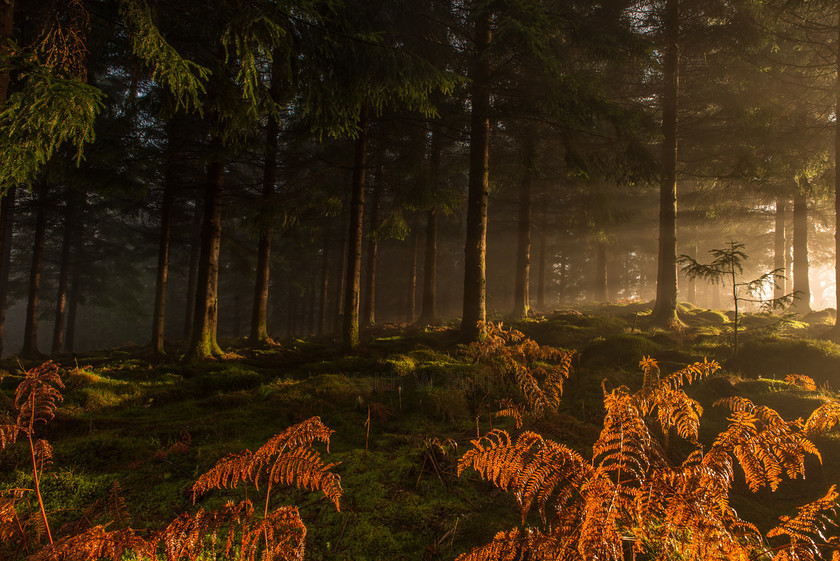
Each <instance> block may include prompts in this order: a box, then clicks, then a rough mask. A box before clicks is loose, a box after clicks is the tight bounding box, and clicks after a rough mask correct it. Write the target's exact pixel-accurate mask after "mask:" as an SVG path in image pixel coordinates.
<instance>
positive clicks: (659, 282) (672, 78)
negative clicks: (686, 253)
mask: <svg viewBox="0 0 840 561" xmlns="http://www.w3.org/2000/svg"><path fill="white" fill-rule="evenodd" d="M664 24H665V29H664V39H665V45H664V47H665V57H664V64H663V79H664V82H665V83H664V87H663V93H662V136H663V143H662V183H661V185H660V187H659V260H658V271H657V276H656V304H655V306H654V309H653V318H654V321H655V322H656V323H657V324H659V325H663V326H666V327H668V326H670V325H672V324H673V323H674V322H676V321H677V90H678V88H679V48H678V40H679V27H680V11H679V0H667V1H666V3H665V21H664Z"/></svg>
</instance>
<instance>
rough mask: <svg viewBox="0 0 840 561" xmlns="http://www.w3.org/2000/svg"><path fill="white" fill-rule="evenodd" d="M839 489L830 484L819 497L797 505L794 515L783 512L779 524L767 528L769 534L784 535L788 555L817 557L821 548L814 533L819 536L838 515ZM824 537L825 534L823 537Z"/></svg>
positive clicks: (773, 535) (793, 557)
mask: <svg viewBox="0 0 840 561" xmlns="http://www.w3.org/2000/svg"><path fill="white" fill-rule="evenodd" d="M838 497H840V493H838V492H837V489H836V486H835V485H832V486H831V488H830V489H829V490H828V492H827V493H826V494H825V495H824V496H823V497H821V498H819V499H817V500H815V501H813V502H810V503H808V504H806V505H804V506H801V507H799V509H798V510H799V512H798V513H797V515H796V516H793V517H790V516H782V517H781V519H780V522H781V523H780V524H779V525H778V526H776V527H775V528H773V529H772V530H770V531H769V532H767V537H768V538H774V537H779V536H787V537H788V539H789V540H790V546H789V548H788V549H787V550H786V554H787V555H788V558H790V559H803V560H804V559H819V558H820V548H819V545H820V544H818V543H817V541H816V540H815V537H820V538H822V536H823V533H824V532H825V530H826V526H828V525H836V524H834V518H835V517H836V516H837V509H838V506H840V505H838V502H837V499H838ZM822 539H825V538H822Z"/></svg>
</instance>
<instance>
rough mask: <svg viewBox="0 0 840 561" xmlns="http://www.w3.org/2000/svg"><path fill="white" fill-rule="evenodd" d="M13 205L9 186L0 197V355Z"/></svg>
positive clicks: (0, 354)
mask: <svg viewBox="0 0 840 561" xmlns="http://www.w3.org/2000/svg"><path fill="white" fill-rule="evenodd" d="M14 206H15V188H14V187H10V188H9V191H8V192H7V193H6V195H5V196H2V198H0V357H1V356H3V348H4V347H3V339H4V338H5V334H6V301H7V300H8V298H7V295H8V293H9V270H10V268H11V265H12V232H13V228H12V218H11V216H12V214H13V211H12V209H13V208H14Z"/></svg>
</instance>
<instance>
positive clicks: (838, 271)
mask: <svg viewBox="0 0 840 561" xmlns="http://www.w3.org/2000/svg"><path fill="white" fill-rule="evenodd" d="M834 48H835V51H834V57H835V58H834V64H835V66H836V79H837V82H836V84H835V86H834V95H835V96H836V97H835V98H834V296H835V300H834V308H835V310H836V311H835V316H834V325H835V326H836V327H837V330H840V232H838V229H840V119H838V115H840V10H838V12H837V43H836V44H835V46H834Z"/></svg>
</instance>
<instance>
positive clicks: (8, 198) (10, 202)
mask: <svg viewBox="0 0 840 561" xmlns="http://www.w3.org/2000/svg"><path fill="white" fill-rule="evenodd" d="M14 15H15V2H14V0H6V2H3V3H0V53H2V54H6V53H7V52H8V51H9V48H8V47H7V46H6V45H7V43H8V42H9V40H10V39H12V37H13V34H14ZM9 79H10V74H9V71H8V70H4V71H2V72H0V111H2V110H3V108H4V106H5V105H6V100H7V99H8V94H9ZM14 190H15V188H14V187H10V188H9V191H8V192H7V193H0V267H2V268H0V356H2V355H3V337H4V335H5V332H6V295H7V292H8V286H9V265H10V264H11V249H12V228H11V220H10V219H9V215H10V214H11V213H10V212H9V210H10V209H11V208H13V207H14V200H15V191H14ZM7 256H8V258H7Z"/></svg>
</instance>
